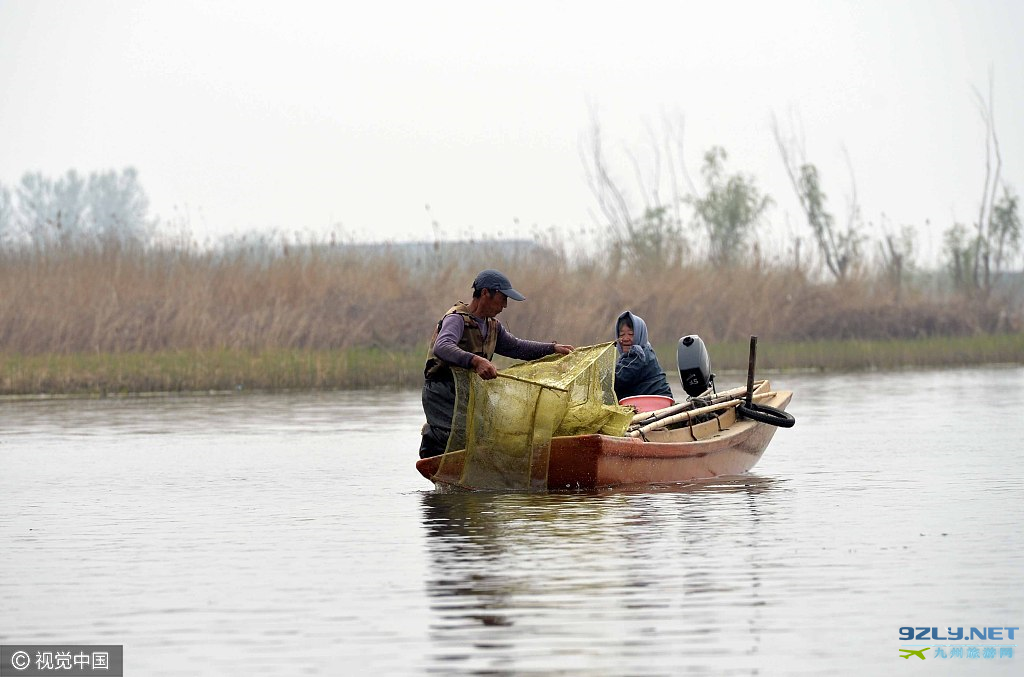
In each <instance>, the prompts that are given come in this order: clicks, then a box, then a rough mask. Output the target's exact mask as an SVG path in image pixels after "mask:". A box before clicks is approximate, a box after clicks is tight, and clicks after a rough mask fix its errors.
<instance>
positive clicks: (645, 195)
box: [580, 116, 688, 269]
mask: <svg viewBox="0 0 1024 677" xmlns="http://www.w3.org/2000/svg"><path fill="white" fill-rule="evenodd" d="M647 139H648V145H647V147H645V148H641V149H640V150H641V151H646V155H645V156H644V157H641V156H640V154H639V153H638V152H634V151H631V150H630V149H628V148H623V151H622V152H623V155H624V156H625V161H626V164H627V165H628V166H629V168H630V169H631V171H632V181H631V182H626V181H624V180H622V179H619V178H617V177H616V176H614V175H613V173H612V169H611V164H612V163H611V162H610V161H609V159H608V158H607V156H606V153H605V146H604V141H603V137H602V132H601V126H600V124H599V123H598V121H597V119H596V116H593V118H592V123H591V133H590V136H589V138H588V139H587V141H586V144H585V145H584V146H582V148H581V153H580V154H581V160H582V161H583V168H584V174H585V176H586V179H587V185H588V186H589V188H590V191H591V193H592V194H593V196H594V198H595V200H596V202H597V207H598V210H599V212H600V214H599V216H598V217H597V218H599V219H601V220H602V222H603V223H602V225H604V226H605V227H606V228H607V229H608V230H609V232H610V234H611V237H612V240H613V243H614V245H616V246H615V248H614V249H613V254H612V256H613V261H612V267H613V269H616V268H617V265H616V260H615V259H614V257H615V256H621V257H622V261H623V262H625V263H627V264H629V265H634V264H642V265H644V266H646V267H664V266H669V265H677V264H679V263H681V262H682V260H683V259H684V257H685V255H686V252H687V251H688V244H687V242H686V240H685V237H684V235H683V230H682V217H681V215H680V206H681V204H682V197H681V194H684V193H685V189H684V188H681V187H680V186H679V184H678V177H679V176H682V177H684V178H685V179H688V175H687V173H686V169H685V164H684V163H683V160H682V136H681V125H680V127H679V128H678V129H677V128H672V127H670V126H669V125H667V124H666V131H665V133H664V140H662V141H659V140H658V138H657V134H656V133H655V132H654V130H652V129H651V128H650V127H648V128H647ZM677 151H678V155H677ZM666 167H667V172H666V170H665V168H666ZM666 174H667V177H668V178H667V179H666ZM666 180H667V182H668V186H667V187H668V191H667V192H668V193H670V194H671V196H672V197H671V199H670V200H668V201H666V200H665V199H663V197H662V195H663V192H665V191H663V189H664V188H665V182H666ZM629 185H632V186H634V189H633V190H632V191H630V190H629V189H628V187H627V186H629ZM620 250H621V252H620Z"/></svg>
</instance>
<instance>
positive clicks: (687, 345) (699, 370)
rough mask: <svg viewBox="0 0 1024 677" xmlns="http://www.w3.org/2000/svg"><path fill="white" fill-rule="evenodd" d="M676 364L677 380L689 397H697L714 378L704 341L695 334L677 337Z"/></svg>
mask: <svg viewBox="0 0 1024 677" xmlns="http://www.w3.org/2000/svg"><path fill="white" fill-rule="evenodd" d="M676 365H677V366H678V367H679V381H680V382H681V383H682V384H683V390H685V391H686V394H687V395H689V396H690V397H697V396H698V395H700V394H701V393H703V392H704V391H705V390H707V389H708V385H709V384H710V383H711V381H712V380H713V379H714V377H715V376H714V374H712V373H711V358H710V357H708V350H707V348H706V347H705V346H704V341H702V340H701V338H700V337H699V336H697V335H696V334H690V335H689V336H684V337H683V338H681V339H679V347H678V348H677V349H676Z"/></svg>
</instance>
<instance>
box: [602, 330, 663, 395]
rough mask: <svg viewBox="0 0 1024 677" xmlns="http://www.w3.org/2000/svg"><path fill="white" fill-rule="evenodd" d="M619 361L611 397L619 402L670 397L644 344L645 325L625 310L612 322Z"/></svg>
mask: <svg viewBox="0 0 1024 677" xmlns="http://www.w3.org/2000/svg"><path fill="white" fill-rule="evenodd" d="M615 336H616V338H617V339H618V341H617V343H618V348H619V360H618V362H616V364H615V394H616V396H618V398H619V399H620V400H621V399H622V398H624V397H632V396H633V395H664V396H665V397H672V388H670V387H669V385H668V379H667V378H665V371H664V370H663V369H662V368H661V364H660V363H659V362H658V356H657V355H655V354H654V348H652V347H651V343H650V341H648V340H647V324H645V323H644V321H643V319H642V318H641V317H640V316H638V315H634V314H633V313H631V312H629V311H628V310H627V311H626V312H624V313H622V314H621V315H619V317H618V318H617V319H616V320H615Z"/></svg>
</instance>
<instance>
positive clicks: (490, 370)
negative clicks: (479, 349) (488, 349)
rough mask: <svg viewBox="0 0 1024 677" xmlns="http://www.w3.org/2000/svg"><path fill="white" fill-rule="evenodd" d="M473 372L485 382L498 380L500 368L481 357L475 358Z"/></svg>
mask: <svg viewBox="0 0 1024 677" xmlns="http://www.w3.org/2000/svg"><path fill="white" fill-rule="evenodd" d="M473 371H475V372H476V375H477V376H479V377H480V378H482V379H483V380H485V381H489V380H491V379H492V378H498V368H497V367H495V366H494V364H493V363H492V362H491V361H490V360H488V359H486V358H483V357H480V356H479V355H474V356H473Z"/></svg>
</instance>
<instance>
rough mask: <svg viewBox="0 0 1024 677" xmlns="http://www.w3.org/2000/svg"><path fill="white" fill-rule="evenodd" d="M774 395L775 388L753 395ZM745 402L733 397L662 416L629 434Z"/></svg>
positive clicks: (635, 435)
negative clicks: (665, 416) (672, 414)
mask: <svg viewBox="0 0 1024 677" xmlns="http://www.w3.org/2000/svg"><path fill="white" fill-rule="evenodd" d="M740 390H741V391H745V389H744V388H741V389H740ZM772 397H775V391H773V390H772V391H768V392H764V393H757V394H756V395H754V396H753V398H752V399H754V400H766V399H770V398H772ZM743 402H744V399H742V398H733V399H731V400H726V401H724V402H719V403H718V404H711V405H708V406H706V407H700V408H699V409H694V410H692V411H684V412H682V413H679V414H675V415H674V416H669V417H667V418H662V419H660V420H657V421H654V422H653V423H648V424H647V425H644V426H641V427H639V428H636V429H632V430H630V431H629V432H628V433H627V436H629V437H640V435H641V434H643V433H647V432H650V431H651V430H655V429H658V428H664V427H666V426H669V425H672V424H673V423H678V422H680V421H689V420H690V419H691V418H693V417H694V416H700V415H702V414H710V413H711V412H714V411H720V410H722V409H731V408H733V407H735V406H736V405H738V404H742V403H743Z"/></svg>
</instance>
